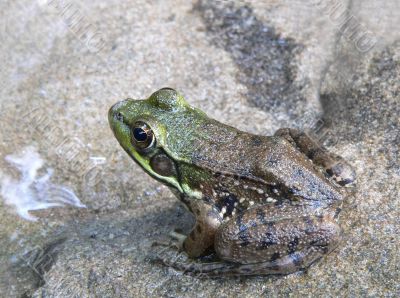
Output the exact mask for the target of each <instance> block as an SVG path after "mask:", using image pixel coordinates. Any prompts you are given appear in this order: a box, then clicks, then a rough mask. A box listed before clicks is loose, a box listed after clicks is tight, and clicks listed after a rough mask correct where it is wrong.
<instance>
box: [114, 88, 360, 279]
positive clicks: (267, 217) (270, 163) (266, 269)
mask: <svg viewBox="0 0 400 298" xmlns="http://www.w3.org/2000/svg"><path fill="white" fill-rule="evenodd" d="M108 117H109V122H110V126H111V129H112V131H113V132H114V135H115V137H116V138H117V140H118V142H119V143H120V145H121V146H122V147H123V148H124V150H125V151H126V152H127V153H128V154H129V155H130V156H131V157H132V158H133V159H134V160H135V161H136V162H137V163H138V164H139V165H140V166H141V167H142V168H143V169H144V170H145V171H146V172H147V173H148V174H149V175H151V176H152V177H154V178H155V179H157V180H158V181H160V182H161V183H163V184H165V185H167V186H168V187H169V188H170V189H171V190H172V191H173V192H174V193H175V194H176V196H177V197H178V198H179V200H180V201H182V202H183V204H184V205H186V207H187V208H188V209H189V210H190V211H191V212H192V213H193V215H194V216H195V217H196V224H195V226H194V228H193V230H192V231H191V233H190V234H189V235H188V236H187V237H184V236H183V235H179V234H177V233H176V232H175V234H174V235H175V237H176V238H180V239H181V249H182V250H183V251H184V252H186V253H187V255H188V256H189V257H190V258H198V257H201V256H205V255H207V254H213V255H214V256H216V258H217V259H216V260H215V261H213V262H211V263H205V262H203V261H200V260H197V261H195V262H190V263H188V262H182V263H179V262H177V261H175V262H170V261H168V260H164V263H166V264H169V265H171V266H174V267H175V268H177V269H178V270H182V271H186V272H192V273H193V272H201V273H203V274H206V275H223V274H226V275H258V274H288V273H292V272H296V271H299V270H302V269H305V268H307V267H308V266H310V265H311V264H312V263H314V262H315V261H317V260H318V259H320V258H321V257H322V256H324V255H326V254H328V253H329V252H331V251H332V250H333V249H334V248H335V247H336V246H337V245H338V242H339V240H340V238H341V228H340V226H339V225H338V215H339V212H340V210H341V206H342V203H343V200H344V199H345V197H346V192H345V189H344V188H343V186H345V185H347V184H349V183H351V182H353V181H354V179H355V173H354V171H353V170H352V168H351V167H350V166H349V164H348V163H346V162H345V161H344V160H343V159H342V158H341V157H339V156H337V155H334V154H332V153H330V152H328V151H327V150H326V149H324V148H323V147H322V146H320V145H319V144H318V143H317V142H315V141H313V140H312V139H311V138H310V137H309V136H308V135H307V134H305V133H303V132H300V131H298V130H296V129H290V128H283V129H279V130H278V131H277V132H276V133H275V135H274V136H259V135H254V134H251V133H247V132H243V131H240V130H237V129H236V128H233V127H231V126H228V125H225V124H222V123H220V122H218V121H216V120H214V119H211V118H209V117H207V115H205V114H204V113H203V112H202V111H200V110H198V109H196V108H194V107H191V106H190V105H189V104H188V103H187V102H186V101H185V99H184V98H183V97H182V96H181V95H180V94H179V93H177V92H176V91H175V90H173V89H171V88H163V89H161V90H159V91H157V92H155V93H153V94H152V95H151V96H150V97H149V98H148V99H145V100H132V99H127V100H124V101H121V102H118V103H116V104H115V105H114V106H112V107H111V109H110V111H109V115H108ZM179 236H181V237H179Z"/></svg>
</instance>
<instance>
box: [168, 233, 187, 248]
mask: <svg viewBox="0 0 400 298" xmlns="http://www.w3.org/2000/svg"><path fill="white" fill-rule="evenodd" d="M169 236H170V237H171V238H172V239H173V243H174V245H175V246H176V247H177V248H178V249H179V250H183V242H185V239H186V236H185V235H183V234H181V233H178V232H177V231H176V230H174V231H171V232H170V233H169Z"/></svg>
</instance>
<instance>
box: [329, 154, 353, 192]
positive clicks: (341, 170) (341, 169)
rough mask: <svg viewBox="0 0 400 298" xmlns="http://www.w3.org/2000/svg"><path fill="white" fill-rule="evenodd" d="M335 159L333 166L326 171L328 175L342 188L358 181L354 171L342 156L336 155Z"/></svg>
mask: <svg viewBox="0 0 400 298" xmlns="http://www.w3.org/2000/svg"><path fill="white" fill-rule="evenodd" d="M335 157H336V159H335V162H334V163H333V165H331V166H330V167H328V168H327V169H326V172H327V173H328V175H330V176H331V177H332V178H333V179H334V180H335V181H336V182H337V183H338V184H340V185H342V186H345V185H347V184H350V183H352V182H354V181H355V180H356V173H355V171H354V169H353V168H352V167H351V166H350V165H349V164H348V163H347V162H346V161H345V160H343V158H341V157H340V156H338V155H336V156H335Z"/></svg>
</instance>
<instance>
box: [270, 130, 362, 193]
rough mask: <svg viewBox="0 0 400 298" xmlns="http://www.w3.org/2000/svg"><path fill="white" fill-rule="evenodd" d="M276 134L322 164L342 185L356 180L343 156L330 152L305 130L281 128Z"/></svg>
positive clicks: (318, 163)
mask: <svg viewBox="0 0 400 298" xmlns="http://www.w3.org/2000/svg"><path fill="white" fill-rule="evenodd" d="M275 136H280V137H283V138H285V139H286V140H287V141H289V142H290V143H292V144H293V146H295V147H296V148H298V149H299V151H300V152H302V153H303V154H305V155H306V156H307V157H308V158H309V159H311V160H312V161H313V162H314V163H315V164H316V165H318V166H322V167H323V168H324V169H325V170H326V172H327V173H328V174H329V175H330V176H332V177H333V178H334V179H335V180H336V181H337V182H338V183H339V184H340V185H346V184H349V183H351V182H353V181H354V180H355V177H356V175H355V172H354V170H353V168H352V167H351V166H350V165H349V164H348V163H347V162H346V161H345V160H344V159H343V158H342V157H341V156H339V155H336V154H333V153H331V152H329V151H328V150H326V149H325V148H324V147H323V146H322V145H320V144H318V142H316V141H314V140H313V139H312V138H311V137H309V136H308V135H307V134H306V133H305V132H302V131H300V130H297V129H292V128H281V129H279V130H277V131H276V132H275Z"/></svg>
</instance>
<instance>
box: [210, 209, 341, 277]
mask: <svg viewBox="0 0 400 298" xmlns="http://www.w3.org/2000/svg"><path fill="white" fill-rule="evenodd" d="M271 207H272V208H271ZM276 208H277V207H276V206H259V207H256V208H252V209H248V210H246V211H244V212H241V213H238V214H237V215H236V216H235V217H233V218H232V219H231V220H229V221H228V222H226V223H225V224H224V225H223V226H221V228H220V229H219V230H218V232H217V234H216V237H215V244H214V248H215V251H216V252H217V255H218V256H219V257H220V258H221V259H222V260H225V261H228V262H236V263H240V264H241V265H240V266H239V267H237V268H236V270H241V271H242V274H246V275H254V274H289V273H293V272H296V271H299V270H302V269H305V268H308V267H309V266H310V265H311V264H312V263H314V262H315V261H316V260H318V259H320V258H321V257H322V256H324V255H326V254H328V253H329V252H331V251H332V250H333V249H334V248H335V247H336V246H337V245H338V243H339V241H340V238H341V229H340V227H339V226H338V225H337V224H336V222H335V220H334V219H333V218H332V217H331V215H323V216H319V215H313V214H312V210H310V209H308V207H303V206H291V205H285V204H284V205H283V206H282V207H279V208H280V209H279V212H277V210H276ZM245 271H246V272H245Z"/></svg>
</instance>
